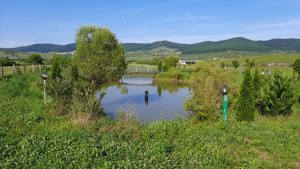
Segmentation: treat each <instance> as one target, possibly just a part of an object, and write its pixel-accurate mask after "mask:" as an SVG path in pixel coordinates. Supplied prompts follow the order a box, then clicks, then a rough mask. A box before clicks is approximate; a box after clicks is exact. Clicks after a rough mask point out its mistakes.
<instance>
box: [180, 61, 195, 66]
mask: <svg viewBox="0 0 300 169" xmlns="http://www.w3.org/2000/svg"><path fill="white" fill-rule="evenodd" d="M178 63H179V64H180V65H191V64H195V63H196V60H179V62H178Z"/></svg>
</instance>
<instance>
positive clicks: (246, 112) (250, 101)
mask: <svg viewBox="0 0 300 169" xmlns="http://www.w3.org/2000/svg"><path fill="white" fill-rule="evenodd" d="M254 112H255V93H254V87H253V81H252V76H251V71H250V67H248V68H247V69H246V71H245V74H244V79H243V83H242V85H241V89H240V96H239V99H238V106H237V115H236V118H237V120H238V121H253V120H254Z"/></svg>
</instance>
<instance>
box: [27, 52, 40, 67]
mask: <svg viewBox="0 0 300 169" xmlns="http://www.w3.org/2000/svg"><path fill="white" fill-rule="evenodd" d="M27 62H28V63H32V64H43V58H42V57H41V55H39V54H36V53H34V54H31V55H30V56H29V57H28V58H27Z"/></svg>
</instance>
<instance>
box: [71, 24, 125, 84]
mask: <svg viewBox="0 0 300 169" xmlns="http://www.w3.org/2000/svg"><path fill="white" fill-rule="evenodd" d="M75 62H76V64H77V66H78V70H79V74H80V76H81V77H83V78H85V79H87V80H88V81H90V82H91V83H92V84H95V85H101V84H103V83H105V82H108V81H113V80H118V79H120V78H121V76H122V75H123V74H124V73H125V71H126V66H127V65H126V62H125V55H124V48H123V46H122V44H121V43H120V42H119V41H118V40H117V39H116V37H115V35H114V34H113V33H112V32H111V31H110V30H108V29H107V28H100V27H95V26H86V27H81V28H80V29H79V31H78V32H77V37H76V56H75Z"/></svg>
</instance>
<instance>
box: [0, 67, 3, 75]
mask: <svg viewBox="0 0 300 169" xmlns="http://www.w3.org/2000/svg"><path fill="white" fill-rule="evenodd" d="M0 75H1V78H2V77H3V65H2V64H1V74H0Z"/></svg>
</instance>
